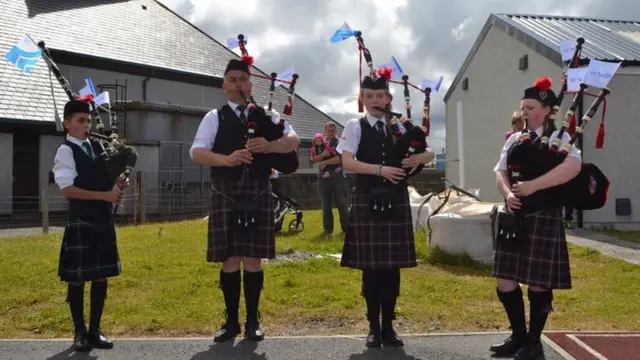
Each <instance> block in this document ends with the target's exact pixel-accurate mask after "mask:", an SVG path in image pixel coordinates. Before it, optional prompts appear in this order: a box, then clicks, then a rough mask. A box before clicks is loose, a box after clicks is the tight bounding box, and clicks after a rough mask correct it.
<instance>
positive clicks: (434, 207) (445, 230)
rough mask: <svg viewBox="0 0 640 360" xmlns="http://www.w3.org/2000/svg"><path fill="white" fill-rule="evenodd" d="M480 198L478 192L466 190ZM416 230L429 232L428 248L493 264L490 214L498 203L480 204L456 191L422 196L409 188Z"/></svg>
mask: <svg viewBox="0 0 640 360" xmlns="http://www.w3.org/2000/svg"><path fill="white" fill-rule="evenodd" d="M467 192H469V193H471V194H473V195H474V196H476V197H477V194H478V192H477V190H475V191H474V190H470V191H467ZM409 198H410V200H411V210H412V216H413V224H414V230H417V229H419V228H426V229H427V230H428V231H429V235H430V236H429V237H428V241H429V244H428V245H429V246H438V247H439V248H440V249H441V250H443V251H446V252H449V253H453V254H461V253H466V254H468V255H469V256H470V257H471V258H473V259H474V260H476V261H479V262H482V263H484V264H492V263H493V240H492V235H491V218H490V215H491V211H492V209H493V207H494V206H495V205H497V204H496V203H488V202H481V201H479V200H478V199H477V198H474V197H472V196H468V195H465V194H463V193H461V192H459V191H456V190H454V189H447V190H445V191H444V192H442V193H439V194H433V193H431V194H427V195H425V196H420V194H418V193H417V192H416V191H415V189H413V188H410V189H409Z"/></svg>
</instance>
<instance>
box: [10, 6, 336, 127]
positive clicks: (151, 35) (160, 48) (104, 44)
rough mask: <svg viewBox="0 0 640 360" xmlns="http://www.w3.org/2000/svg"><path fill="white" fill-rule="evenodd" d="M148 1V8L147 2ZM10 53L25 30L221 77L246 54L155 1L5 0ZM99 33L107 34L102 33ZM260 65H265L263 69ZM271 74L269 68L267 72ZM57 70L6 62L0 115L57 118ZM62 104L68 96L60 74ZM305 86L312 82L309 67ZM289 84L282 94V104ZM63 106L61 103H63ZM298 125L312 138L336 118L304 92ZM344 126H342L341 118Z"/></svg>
mask: <svg viewBox="0 0 640 360" xmlns="http://www.w3.org/2000/svg"><path fill="white" fill-rule="evenodd" d="M145 8H146V9H145ZM0 9H2V16H1V17H0V50H1V51H0V52H2V56H4V54H5V53H6V52H7V51H8V50H9V48H10V47H11V46H13V45H14V44H15V43H16V42H17V41H19V40H20V39H21V38H22V37H23V36H24V35H25V34H29V35H31V36H32V37H33V38H34V39H35V40H36V41H39V40H45V42H46V44H47V47H48V48H50V49H52V50H53V49H55V50H64V51H68V52H71V53H77V54H85V55H90V56H95V57H101V58H106V59H113V60H118V61H124V62H129V63H137V64H141V65H148V66H154V67H158V68H164V69H170V70H176V71H181V72H189V73H194V74H202V75H206V76H212V77H220V76H222V75H223V74H224V68H225V67H226V65H227V63H228V61H229V60H230V59H233V58H238V56H237V55H236V54H235V53H233V52H232V51H231V50H229V49H228V48H227V47H226V46H225V45H223V44H221V43H220V42H218V41H216V40H215V39H213V38H212V37H210V36H209V35H207V34H205V33H204V32H202V31H201V30H200V29H198V28H196V27H195V26H193V25H192V24H191V23H189V22H188V21H186V20H185V19H183V18H182V17H180V16H178V15H177V14H176V13H174V12H173V11H171V10H170V9H168V8H167V7H165V6H164V5H163V4H161V3H160V2H158V1H155V0H130V1H126V0H102V1H99V0H83V1H66V0H58V1H51V0H0ZM97 34H99V36H98V35H97ZM256 70H258V71H260V69H257V68H256ZM263 75H266V74H265V73H263ZM49 81H50V80H49V72H48V70H47V67H46V64H45V63H44V61H43V60H41V62H40V63H39V65H38V66H37V69H36V70H35V71H34V72H33V73H31V74H22V73H20V72H19V71H18V70H17V69H15V68H14V67H12V65H11V64H10V63H9V62H7V61H6V60H5V59H4V58H3V59H2V61H0V118H5V119H16V120H39V121H53V114H54V109H53V101H52V96H51V89H50V85H49ZM53 81H54V90H55V96H56V99H57V100H58V101H59V104H64V102H65V101H67V100H68V98H67V97H66V95H65V94H64V92H63V91H62V89H61V88H60V86H59V85H58V83H57V81H56V79H55V78H54V79H53ZM299 81H300V83H299V85H298V86H297V88H300V87H303V86H305V83H304V74H301V77H300V80H299ZM269 83H270V82H269V81H268V80H264V79H259V78H254V97H255V100H256V102H257V103H258V104H260V105H266V104H267V103H268V97H269ZM286 92H287V91H286V89H285V88H283V87H279V88H278V89H277V90H276V94H274V109H275V110H278V111H282V109H283V108H284V101H285V99H286ZM58 110H59V111H61V109H58ZM293 116H294V118H293V125H294V127H295V129H296V132H297V133H298V134H299V135H300V137H301V138H305V139H306V138H312V137H313V135H314V134H315V133H316V132H318V131H319V130H321V129H322V128H323V126H324V123H325V122H327V121H333V119H331V118H330V117H329V116H327V115H326V114H324V113H323V112H322V111H320V110H319V109H317V108H315V107H314V106H313V105H311V104H309V103H308V102H306V101H304V100H303V99H302V98H300V97H299V96H296V97H295V98H294V107H293ZM337 126H339V127H341V128H342V126H341V125H340V124H339V123H338V125H337Z"/></svg>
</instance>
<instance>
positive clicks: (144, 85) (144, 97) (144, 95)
mask: <svg viewBox="0 0 640 360" xmlns="http://www.w3.org/2000/svg"><path fill="white" fill-rule="evenodd" d="M152 75H153V71H152V72H151V75H149V76H147V77H146V78H145V79H144V80H142V101H147V81H149V79H151V76H152Z"/></svg>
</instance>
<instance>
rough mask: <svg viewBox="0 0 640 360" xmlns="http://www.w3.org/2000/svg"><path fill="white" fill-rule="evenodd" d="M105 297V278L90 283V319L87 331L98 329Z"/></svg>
mask: <svg viewBox="0 0 640 360" xmlns="http://www.w3.org/2000/svg"><path fill="white" fill-rule="evenodd" d="M106 298H107V280H105V281H93V282H92V283H91V320H89V321H90V324H89V331H96V330H99V329H100V320H101V319H102V311H103V310H104V300H105V299H106Z"/></svg>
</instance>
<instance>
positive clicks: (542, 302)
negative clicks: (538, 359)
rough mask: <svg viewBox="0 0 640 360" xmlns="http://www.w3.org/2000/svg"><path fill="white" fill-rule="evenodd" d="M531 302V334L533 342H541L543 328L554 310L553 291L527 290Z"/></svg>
mask: <svg viewBox="0 0 640 360" xmlns="http://www.w3.org/2000/svg"><path fill="white" fill-rule="evenodd" d="M527 293H528V296H529V304H530V312H531V314H530V320H529V322H530V324H529V335H530V339H531V340H532V341H533V342H539V341H540V336H542V330H543V329H544V326H545V324H546V322H547V317H548V316H549V313H550V312H551V311H553V308H552V306H551V302H552V301H553V291H552V290H546V291H531V289H529V290H528V291H527Z"/></svg>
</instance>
